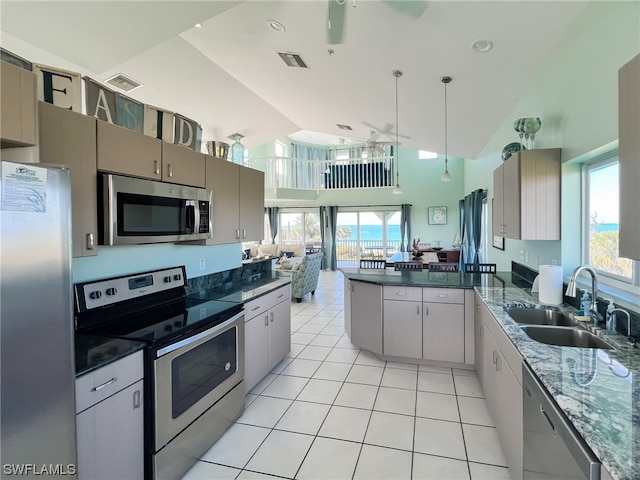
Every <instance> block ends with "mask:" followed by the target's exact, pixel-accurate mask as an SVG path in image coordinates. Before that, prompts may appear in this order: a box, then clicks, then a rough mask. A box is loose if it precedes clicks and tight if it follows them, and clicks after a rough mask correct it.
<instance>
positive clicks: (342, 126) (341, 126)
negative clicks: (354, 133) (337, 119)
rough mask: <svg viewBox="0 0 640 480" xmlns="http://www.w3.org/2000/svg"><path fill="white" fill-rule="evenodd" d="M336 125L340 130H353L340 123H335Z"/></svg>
mask: <svg viewBox="0 0 640 480" xmlns="http://www.w3.org/2000/svg"><path fill="white" fill-rule="evenodd" d="M336 125H337V126H338V128H339V129H340V130H353V128H351V127H350V126H349V125H343V124H341V123H336Z"/></svg>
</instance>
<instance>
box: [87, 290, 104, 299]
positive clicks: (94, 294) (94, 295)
mask: <svg viewBox="0 0 640 480" xmlns="http://www.w3.org/2000/svg"><path fill="white" fill-rule="evenodd" d="M101 296H102V292H100V291H98V290H96V291H94V292H91V293H90V294H89V298H90V299H92V300H97V299H99V298H100V297H101Z"/></svg>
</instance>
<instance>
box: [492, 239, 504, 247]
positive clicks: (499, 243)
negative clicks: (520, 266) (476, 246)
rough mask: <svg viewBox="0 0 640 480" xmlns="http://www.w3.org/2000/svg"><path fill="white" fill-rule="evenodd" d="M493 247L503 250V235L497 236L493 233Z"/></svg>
mask: <svg viewBox="0 0 640 480" xmlns="http://www.w3.org/2000/svg"><path fill="white" fill-rule="evenodd" d="M493 248H497V249H498V250H504V237H499V236H498V235H494V236H493Z"/></svg>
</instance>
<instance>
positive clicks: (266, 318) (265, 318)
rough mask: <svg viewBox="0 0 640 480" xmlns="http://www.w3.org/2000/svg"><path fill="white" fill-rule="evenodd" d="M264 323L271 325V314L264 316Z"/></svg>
mask: <svg viewBox="0 0 640 480" xmlns="http://www.w3.org/2000/svg"><path fill="white" fill-rule="evenodd" d="M264 324H265V326H267V325H269V315H265V316H264Z"/></svg>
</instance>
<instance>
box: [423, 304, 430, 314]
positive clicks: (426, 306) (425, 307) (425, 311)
mask: <svg viewBox="0 0 640 480" xmlns="http://www.w3.org/2000/svg"><path fill="white" fill-rule="evenodd" d="M424 314H425V315H429V305H425V306H424Z"/></svg>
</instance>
